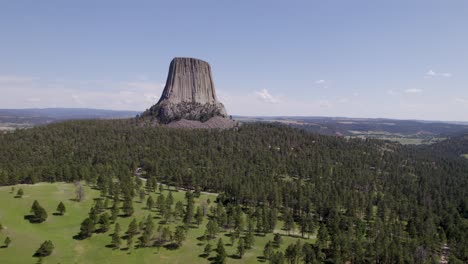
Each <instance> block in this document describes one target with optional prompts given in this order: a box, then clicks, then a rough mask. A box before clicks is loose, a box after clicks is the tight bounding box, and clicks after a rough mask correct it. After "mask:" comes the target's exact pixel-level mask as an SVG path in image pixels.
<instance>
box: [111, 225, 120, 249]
mask: <svg viewBox="0 0 468 264" xmlns="http://www.w3.org/2000/svg"><path fill="white" fill-rule="evenodd" d="M120 244H121V240H120V225H119V223H115V227H114V233H113V234H112V245H113V246H114V248H115V249H117V248H120Z"/></svg>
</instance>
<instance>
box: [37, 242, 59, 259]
mask: <svg viewBox="0 0 468 264" xmlns="http://www.w3.org/2000/svg"><path fill="white" fill-rule="evenodd" d="M52 251H54V244H53V243H52V241H50V240H46V241H44V243H42V244H41V246H40V247H39V249H38V250H37V251H36V253H35V254H34V255H35V256H38V257H46V256H49V255H50V254H51V253H52Z"/></svg>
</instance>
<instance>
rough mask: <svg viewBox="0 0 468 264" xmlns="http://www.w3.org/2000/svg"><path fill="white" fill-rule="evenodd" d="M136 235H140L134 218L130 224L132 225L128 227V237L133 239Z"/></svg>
mask: <svg viewBox="0 0 468 264" xmlns="http://www.w3.org/2000/svg"><path fill="white" fill-rule="evenodd" d="M136 234H138V224H137V221H136V219H135V218H133V220H132V222H130V224H129V225H128V229H127V236H131V237H133V236H135V235H136Z"/></svg>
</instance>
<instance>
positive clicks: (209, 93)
mask: <svg viewBox="0 0 468 264" xmlns="http://www.w3.org/2000/svg"><path fill="white" fill-rule="evenodd" d="M142 117H143V118H150V119H152V121H153V123H154V122H156V123H159V124H168V125H169V126H173V127H194V128H198V127H208V128H212V127H213V128H214V127H221V128H228V127H233V126H235V125H236V124H237V122H235V121H233V120H230V119H228V118H227V117H228V115H227V112H226V109H225V108H224V105H223V104H222V103H221V102H219V101H218V99H217V97H216V91H215V86H214V82H213V76H212V74H211V67H210V65H209V64H208V63H207V62H206V61H202V60H199V59H194V58H174V59H173V60H172V62H171V64H170V66H169V73H168V75H167V80H166V86H165V87H164V91H163V93H162V95H161V98H160V99H159V101H158V103H157V104H155V105H153V106H152V107H151V108H150V109H148V110H146V111H145V112H144V113H143V114H142Z"/></svg>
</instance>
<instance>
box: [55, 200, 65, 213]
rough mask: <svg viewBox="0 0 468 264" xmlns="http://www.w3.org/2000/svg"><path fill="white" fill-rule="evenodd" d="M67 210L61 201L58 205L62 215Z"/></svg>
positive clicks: (58, 210)
mask: <svg viewBox="0 0 468 264" xmlns="http://www.w3.org/2000/svg"><path fill="white" fill-rule="evenodd" d="M65 211H66V208H65V205H64V204H63V203H62V202H60V203H59V204H58V206H57V212H59V214H60V215H63V214H64V213H65Z"/></svg>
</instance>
